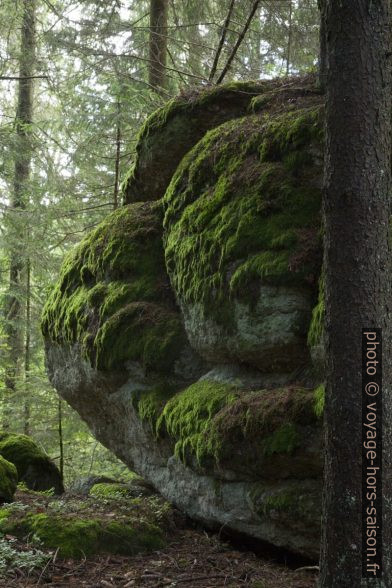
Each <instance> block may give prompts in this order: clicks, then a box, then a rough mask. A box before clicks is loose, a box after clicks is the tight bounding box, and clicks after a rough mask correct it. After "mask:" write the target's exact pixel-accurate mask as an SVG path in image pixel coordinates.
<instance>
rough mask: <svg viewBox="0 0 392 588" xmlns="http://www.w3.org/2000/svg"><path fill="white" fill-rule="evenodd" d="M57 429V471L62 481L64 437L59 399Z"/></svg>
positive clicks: (60, 401)
mask: <svg viewBox="0 0 392 588" xmlns="http://www.w3.org/2000/svg"><path fill="white" fill-rule="evenodd" d="M58 428H59V450H60V463H59V470H60V474H61V479H62V480H63V479H64V437H63V402H62V400H61V398H59V403H58Z"/></svg>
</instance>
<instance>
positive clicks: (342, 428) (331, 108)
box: [320, 0, 392, 588]
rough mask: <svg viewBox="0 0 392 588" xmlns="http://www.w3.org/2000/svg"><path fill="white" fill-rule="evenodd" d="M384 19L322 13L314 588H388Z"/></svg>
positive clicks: (387, 78) (343, 0)
mask: <svg viewBox="0 0 392 588" xmlns="http://www.w3.org/2000/svg"><path fill="white" fill-rule="evenodd" d="M390 10H391V9H390V3H389V0H377V1H373V2H369V1H368V0H358V1H357V2H356V3H355V7H354V6H353V2H352V0H327V2H326V10H325V23H324V26H325V32H326V39H327V57H328V72H327V84H326V86H327V107H326V156H325V194H324V214H325V260H324V261H325V271H326V336H327V357H328V366H327V385H326V403H325V444H326V458H325V474H324V476H325V484H324V496H323V530H322V545H321V578H320V586H321V587H322V588H334V587H336V588H346V587H347V588H353V587H354V586H355V587H357V586H358V587H359V586H368V585H369V586H370V585H371V586H385V587H386V586H392V573H391V559H392V556H391V549H392V540H391V532H392V518H391V503H392V487H391V480H390V478H391V476H390V471H391V461H392V460H391V454H392V439H391V426H390V423H391V422H392V407H391V361H390V357H391V337H390V323H391V315H390V313H391V268H390V264H391V251H390V245H389V242H390V241H389V239H390V229H389V216H390V208H391V207H390V194H391V90H392V87H391V68H390V65H391V64H390V63H389V62H388V60H389V56H390V43H391V41H390V40H391V30H390V22H391V20H390V19H391V13H390ZM376 327H377V328H381V329H382V333H383V358H384V362H383V370H384V373H383V393H382V400H383V402H382V422H383V437H382V443H383V451H382V459H383V461H382V464H383V478H382V496H383V506H382V519H381V516H379V518H378V522H380V521H381V520H382V523H383V550H382V555H383V574H384V575H383V578H382V580H381V579H376V578H373V580H372V581H369V583H367V582H368V581H367V580H362V561H361V560H362V558H361V552H362V539H363V537H362V528H361V526H362V506H361V498H362V465H363V463H362V434H363V430H364V429H363V426H362V423H363V416H362V400H363V397H364V395H363V392H362V388H361V386H362V379H361V360H362V350H361V338H362V334H361V329H362V328H365V329H373V328H376ZM378 416H381V415H378ZM378 450H381V449H380V447H379V446H378ZM378 490H379V491H381V489H380V488H378ZM378 514H379V515H380V513H378ZM365 516H366V515H365ZM361 582H362V583H361Z"/></svg>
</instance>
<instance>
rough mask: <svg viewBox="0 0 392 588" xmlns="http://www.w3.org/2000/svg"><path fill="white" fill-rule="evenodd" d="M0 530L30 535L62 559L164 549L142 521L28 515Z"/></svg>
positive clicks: (0, 525) (157, 531)
mask: <svg viewBox="0 0 392 588" xmlns="http://www.w3.org/2000/svg"><path fill="white" fill-rule="evenodd" d="M0 530H1V531H2V532H5V533H12V534H15V535H16V536H17V537H25V536H26V535H28V536H30V535H31V536H33V537H34V538H35V539H38V540H39V541H40V542H41V543H42V545H44V546H45V547H48V548H50V549H56V550H57V549H58V553H59V555H60V556H61V557H71V558H81V557H84V556H86V555H93V554H97V553H113V554H121V555H133V554H135V553H139V552H143V551H149V550H155V549H159V548H161V547H163V545H164V538H163V533H162V531H161V529H160V528H159V527H157V526H156V525H153V524H150V523H147V522H142V521H138V522H137V523H135V524H133V523H132V522H128V521H127V522H125V521H122V522H117V521H107V520H105V519H83V518H78V517H64V516H54V515H47V514H44V513H38V514H31V513H30V514H28V515H27V516H24V517H16V518H12V517H7V518H5V519H3V520H0Z"/></svg>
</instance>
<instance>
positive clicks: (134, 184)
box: [123, 80, 281, 203]
mask: <svg viewBox="0 0 392 588" xmlns="http://www.w3.org/2000/svg"><path fill="white" fill-rule="evenodd" d="M280 83H281V82H279V81H278V80H275V81H264V82H232V83H230V84H225V85H222V86H214V87H210V88H206V89H204V90H201V91H196V92H195V91H194V90H191V91H190V92H189V93H183V94H181V95H180V96H178V97H176V98H173V99H172V100H170V101H169V102H168V103H167V104H165V105H164V106H163V107H162V108H160V109H159V110H157V111H156V112H154V113H153V114H152V115H151V116H150V117H149V118H148V119H147V120H146V122H145V124H144V125H143V127H142V128H141V130H140V133H139V136H138V139H137V144H136V158H135V161H134V164H133V166H132V167H131V169H130V171H129V173H128V177H126V178H125V180H124V182H123V195H124V201H125V203H129V202H139V201H149V200H159V199H160V198H162V197H163V195H164V193H165V190H166V188H167V186H168V184H169V182H170V180H171V177H172V175H173V174H174V172H175V170H176V167H177V166H178V164H179V163H180V161H181V159H182V158H183V156H184V155H185V154H186V153H187V152H188V151H189V150H190V149H191V148H192V147H193V146H194V145H195V144H196V143H197V142H198V141H199V139H201V138H202V137H203V135H204V134H205V133H206V132H207V131H208V130H210V129H213V128H215V127H217V126H218V125H220V124H222V123H223V122H225V121H227V120H230V119H233V118H237V117H240V116H243V115H244V114H246V112H247V109H248V107H249V106H250V103H251V100H252V98H254V97H255V96H257V95H258V94H260V93H261V92H264V91H268V90H270V89H271V88H272V87H277V86H278V85H280Z"/></svg>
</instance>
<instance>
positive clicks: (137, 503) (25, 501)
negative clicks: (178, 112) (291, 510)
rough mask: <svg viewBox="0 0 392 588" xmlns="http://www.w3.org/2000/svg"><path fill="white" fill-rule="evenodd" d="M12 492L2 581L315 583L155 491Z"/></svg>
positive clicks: (0, 510)
mask: <svg viewBox="0 0 392 588" xmlns="http://www.w3.org/2000/svg"><path fill="white" fill-rule="evenodd" d="M15 500H16V502H14V503H13V504H12V505H4V506H3V507H0V587H1V588H20V587H21V586H26V587H33V586H47V585H51V586H54V587H55V586H59V587H60V586H65V585H71V586H75V587H76V586H118V587H122V588H125V587H127V588H129V587H130V586H145V587H146V588H157V586H158V585H161V584H162V585H167V586H170V585H175V584H178V585H184V586H203V585H205V582H206V581H208V585H209V586H211V588H213V587H218V586H222V582H224V585H225V586H231V587H232V588H234V587H237V586H241V585H243V584H244V578H247V580H246V584H245V585H248V586H253V587H254V588H260V586H266V587H268V588H286V587H287V586H290V587H291V588H311V586H313V585H314V576H313V575H311V574H309V572H295V571H293V570H292V569H290V568H288V567H287V566H286V565H281V564H278V563H276V562H275V561H273V560H269V559H268V557H267V556H266V555H264V557H263V556H262V557H256V556H255V555H254V553H253V552H247V551H245V550H244V549H241V551H237V549H236V548H235V547H234V546H233V545H230V544H227V543H224V542H223V541H222V537H221V534H219V536H217V535H214V534H213V533H212V532H210V531H207V530H205V529H198V528H195V527H194V526H192V527H190V526H187V525H186V521H185V519H184V517H182V516H181V515H180V514H179V513H178V512H177V511H175V509H173V508H171V507H170V506H168V505H167V503H166V502H165V501H164V500H163V499H161V498H159V497H157V496H154V497H152V498H149V499H147V500H146V499H142V500H141V499H139V500H134V499H126V498H121V499H119V498H115V499H105V498H97V497H94V498H88V499H86V498H83V497H80V496H76V495H67V494H65V495H64V496H63V497H62V499H61V500H58V499H56V498H54V497H50V496H45V495H43V494H39V493H36V492H28V493H26V492H25V491H22V490H19V491H17V493H16V496H15ZM272 506H273V505H271V507H272ZM6 529H10V530H11V529H12V533H15V534H10V533H7V532H6ZM135 530H137V535H136V534H135ZM33 531H35V533H33ZM76 533H77V535H78V540H77V541H76V539H75V536H76ZM15 535H17V536H15ZM103 537H105V542H102V538H103ZM82 548H83V549H84V553H82V552H81V549H82ZM97 551H98V553H97ZM94 552H95V555H94ZM296 567H298V565H297V566H296Z"/></svg>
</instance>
